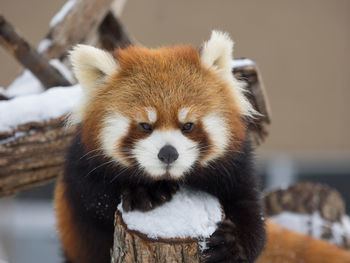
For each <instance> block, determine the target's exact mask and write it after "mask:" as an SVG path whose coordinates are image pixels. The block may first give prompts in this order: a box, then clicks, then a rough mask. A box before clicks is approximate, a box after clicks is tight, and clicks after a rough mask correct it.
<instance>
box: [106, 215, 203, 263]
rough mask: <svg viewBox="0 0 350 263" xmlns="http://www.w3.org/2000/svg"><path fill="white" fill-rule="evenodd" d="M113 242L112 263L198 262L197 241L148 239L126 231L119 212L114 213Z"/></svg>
mask: <svg viewBox="0 0 350 263" xmlns="http://www.w3.org/2000/svg"><path fill="white" fill-rule="evenodd" d="M114 240H115V245H114V248H113V251H112V263H145V262H147V263H160V262H164V263H165V262H174V263H175V262H178V263H197V262H200V255H201V250H200V245H199V243H198V240H197V239H190V238H188V239H157V240H156V239H150V238H148V237H147V236H145V235H144V234H142V233H139V232H137V231H132V230H128V229H127V226H126V224H125V223H124V221H123V219H122V216H121V214H120V212H117V213H116V218H115V230H114Z"/></svg>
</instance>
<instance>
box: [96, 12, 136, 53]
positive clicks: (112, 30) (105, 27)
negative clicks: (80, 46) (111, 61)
mask: <svg viewBox="0 0 350 263" xmlns="http://www.w3.org/2000/svg"><path fill="white" fill-rule="evenodd" d="M98 30H99V38H100V39H99V46H100V47H101V48H103V49H107V50H109V51H112V50H114V49H115V48H117V47H118V48H124V47H126V46H129V45H135V43H136V41H135V40H134V39H132V38H131V37H130V35H129V34H128V33H127V32H126V29H125V28H124V26H123V25H122V24H121V22H120V21H119V20H118V19H117V18H116V17H115V16H114V15H113V13H112V12H108V13H107V15H106V17H105V18H104V19H103V21H102V23H101V25H100V27H99V29H98Z"/></svg>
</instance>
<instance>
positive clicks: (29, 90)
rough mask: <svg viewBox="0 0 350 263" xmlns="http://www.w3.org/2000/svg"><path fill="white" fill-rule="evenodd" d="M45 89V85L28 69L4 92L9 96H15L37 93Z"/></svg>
mask: <svg viewBox="0 0 350 263" xmlns="http://www.w3.org/2000/svg"><path fill="white" fill-rule="evenodd" d="M43 91H44V87H43V86H42V85H41V83H40V81H39V80H38V79H37V78H36V77H35V76H34V75H33V74H32V72H30V71H29V70H28V69H26V70H24V71H23V73H22V74H21V75H20V76H19V77H17V78H16V79H15V80H14V81H13V82H12V83H11V84H10V86H8V87H7V89H6V90H5V91H3V92H2V93H3V94H4V95H5V96H7V97H8V98H13V97H16V96H22V95H28V94H37V93H41V92H43Z"/></svg>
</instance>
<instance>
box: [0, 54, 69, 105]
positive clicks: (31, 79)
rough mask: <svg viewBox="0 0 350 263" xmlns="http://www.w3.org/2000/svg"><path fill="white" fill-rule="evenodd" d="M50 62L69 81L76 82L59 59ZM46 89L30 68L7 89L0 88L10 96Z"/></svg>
mask: <svg viewBox="0 0 350 263" xmlns="http://www.w3.org/2000/svg"><path fill="white" fill-rule="evenodd" d="M49 62H50V64H51V65H52V66H54V67H55V68H56V69H57V70H58V71H59V72H60V73H61V74H62V75H63V76H64V77H65V78H66V79H67V80H68V81H70V82H71V83H74V78H73V76H72V73H71V72H70V71H69V69H68V68H67V67H66V65H64V64H63V63H62V62H61V61H60V60H58V59H51V60H50V61H49ZM43 91H45V89H44V87H43V86H42V85H41V83H40V81H39V80H38V79H37V78H36V77H35V76H34V75H33V74H32V73H31V72H30V71H29V70H28V69H26V70H24V71H23V73H22V74H21V75H20V76H19V77H17V78H16V79H15V80H14V81H13V82H12V83H11V84H10V85H9V86H8V87H7V89H3V88H0V93H1V94H3V95H5V96H6V97H8V98H13V97H17V96H25V95H30V94H38V93H42V92H43Z"/></svg>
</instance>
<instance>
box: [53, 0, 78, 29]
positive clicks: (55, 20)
mask: <svg viewBox="0 0 350 263" xmlns="http://www.w3.org/2000/svg"><path fill="white" fill-rule="evenodd" d="M75 4H76V0H68V1H67V2H66V3H65V4H64V5H63V6H62V8H61V9H60V11H58V13H56V15H54V17H53V18H52V19H51V21H50V27H54V26H55V25H57V24H58V23H60V22H61V21H62V20H63V19H64V17H65V16H66V15H67V14H68V12H69V11H70V10H71V9H72V7H73V6H74V5H75Z"/></svg>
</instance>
